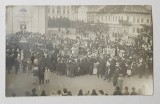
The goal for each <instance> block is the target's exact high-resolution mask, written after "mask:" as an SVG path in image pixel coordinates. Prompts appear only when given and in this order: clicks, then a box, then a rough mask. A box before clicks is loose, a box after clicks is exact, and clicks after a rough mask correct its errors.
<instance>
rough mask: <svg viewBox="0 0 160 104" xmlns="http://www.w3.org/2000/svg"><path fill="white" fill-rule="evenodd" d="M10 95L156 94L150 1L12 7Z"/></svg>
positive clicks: (8, 30)
mask: <svg viewBox="0 0 160 104" xmlns="http://www.w3.org/2000/svg"><path fill="white" fill-rule="evenodd" d="M5 9H6V13H5V16H6V17H5V18H6V21H5V23H6V34H5V37H6V38H5V41H6V43H5V45H6V50H5V51H6V52H5V61H6V62H5V64H6V65H5V66H6V67H5V96H6V97H33V96H34V97H35V96H53V97H54V96H116V95H118V96H137V95H140V96H147V95H148V96H151V95H153V93H154V83H153V82H154V81H153V79H154V74H153V72H154V71H153V22H152V21H153V20H152V6H151V5H7V6H6V8H5Z"/></svg>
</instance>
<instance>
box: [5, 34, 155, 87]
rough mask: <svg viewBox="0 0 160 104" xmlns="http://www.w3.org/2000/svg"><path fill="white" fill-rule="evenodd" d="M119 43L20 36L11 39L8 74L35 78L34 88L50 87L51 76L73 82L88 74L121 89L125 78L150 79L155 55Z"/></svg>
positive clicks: (102, 39)
mask: <svg viewBox="0 0 160 104" xmlns="http://www.w3.org/2000/svg"><path fill="white" fill-rule="evenodd" d="M138 45H139V42H138V43H135V44H133V45H131V46H127V45H125V44H123V45H121V44H120V42H119V41H117V42H110V40H109V38H108V37H104V36H100V35H97V36H95V38H94V39H93V38H81V37H79V36H78V35H77V36H76V38H75V39H73V38H69V37H65V36H63V35H59V34H54V33H49V34H40V33H32V32H26V33H21V32H17V33H15V34H10V35H7V44H6V70H7V73H8V74H9V73H10V71H11V70H13V69H15V74H18V72H19V70H20V69H22V70H23V72H24V73H26V72H29V73H32V74H33V84H35V83H37V80H38V81H39V84H43V83H44V82H45V81H46V82H47V83H49V79H50V73H51V72H54V73H57V75H60V76H62V75H63V76H64V75H65V76H68V77H70V78H74V77H78V76H83V75H86V74H89V75H97V77H98V78H103V79H104V80H108V81H111V80H112V81H113V85H114V86H117V85H118V87H119V88H120V89H121V87H122V86H121V83H122V82H123V77H126V76H127V77H131V76H134V75H138V76H139V78H142V77H146V78H147V77H148V76H149V75H150V74H151V73H152V64H153V63H152V51H151V50H150V51H149V50H146V49H143V47H139V46H138Z"/></svg>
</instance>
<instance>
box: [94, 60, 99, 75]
mask: <svg viewBox="0 0 160 104" xmlns="http://www.w3.org/2000/svg"><path fill="white" fill-rule="evenodd" d="M98 65H99V62H95V63H94V64H93V75H96V74H97V72H98V68H97V67H98Z"/></svg>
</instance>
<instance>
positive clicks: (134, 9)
mask: <svg viewBox="0 0 160 104" xmlns="http://www.w3.org/2000/svg"><path fill="white" fill-rule="evenodd" d="M97 13H99V14H104V13H140V14H143V13H144V14H150V13H151V8H150V9H149V8H148V7H147V6H143V5H108V6H105V7H104V8H102V9H100V10H99V11H98V12H97Z"/></svg>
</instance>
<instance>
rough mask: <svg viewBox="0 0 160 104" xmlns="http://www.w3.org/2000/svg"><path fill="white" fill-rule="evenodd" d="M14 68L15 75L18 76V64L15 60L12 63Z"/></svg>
mask: <svg viewBox="0 0 160 104" xmlns="http://www.w3.org/2000/svg"><path fill="white" fill-rule="evenodd" d="M14 67H15V74H18V70H19V62H18V60H17V59H15V61H14Z"/></svg>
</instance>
